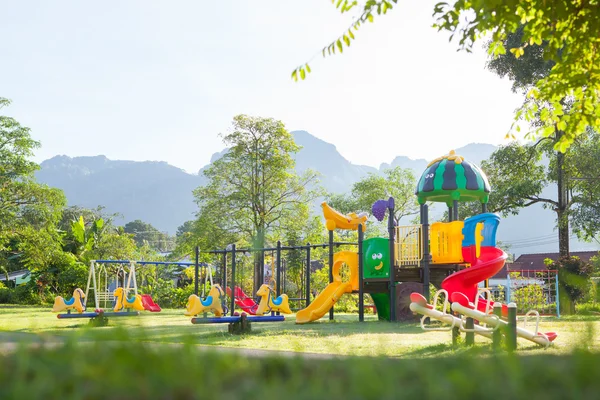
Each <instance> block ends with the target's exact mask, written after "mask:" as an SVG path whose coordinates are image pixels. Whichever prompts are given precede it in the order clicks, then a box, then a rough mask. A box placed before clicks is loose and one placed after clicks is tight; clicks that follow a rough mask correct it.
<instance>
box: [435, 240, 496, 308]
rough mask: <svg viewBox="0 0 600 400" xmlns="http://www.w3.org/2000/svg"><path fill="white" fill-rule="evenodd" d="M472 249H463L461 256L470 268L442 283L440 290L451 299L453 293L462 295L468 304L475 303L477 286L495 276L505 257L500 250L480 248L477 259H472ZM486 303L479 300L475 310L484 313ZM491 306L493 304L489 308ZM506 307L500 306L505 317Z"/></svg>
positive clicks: (482, 299)
mask: <svg viewBox="0 0 600 400" xmlns="http://www.w3.org/2000/svg"><path fill="white" fill-rule="evenodd" d="M473 250H474V249H473V248H472V247H469V248H463V256H464V259H465V261H466V262H468V263H470V264H471V267H470V268H465V269H463V270H462V271H458V272H456V273H454V274H452V275H450V276H449V277H447V278H446V279H444V281H443V282H442V289H444V290H446V291H447V292H448V297H449V298H450V299H452V294H453V293H463V294H464V295H465V296H467V298H468V299H469V301H470V302H473V303H474V302H475V297H476V296H477V284H478V283H479V282H482V281H484V280H486V279H489V278H491V277H492V276H494V275H496V274H497V273H498V271H500V270H501V269H502V267H503V266H504V262H505V261H506V258H507V255H506V253H505V252H504V251H502V249H499V248H497V247H482V248H481V254H480V255H479V258H476V259H473V256H472V254H473ZM486 306H487V301H486V300H485V299H484V298H480V299H479V301H478V303H477V309H478V310H479V311H481V312H485V311H486ZM492 306H493V303H492V304H491V306H490V307H492ZM506 313H507V308H506V305H502V315H506Z"/></svg>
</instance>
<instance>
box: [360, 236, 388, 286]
mask: <svg viewBox="0 0 600 400" xmlns="http://www.w3.org/2000/svg"><path fill="white" fill-rule="evenodd" d="M389 243H390V240H389V239H386V238H371V239H367V240H365V241H364V242H363V248H364V260H363V261H364V263H363V275H364V276H363V277H364V278H365V279H369V278H389V277H390V244H389Z"/></svg>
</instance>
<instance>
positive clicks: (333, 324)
mask: <svg viewBox="0 0 600 400" xmlns="http://www.w3.org/2000/svg"><path fill="white" fill-rule="evenodd" d="M365 319H366V321H365V322H363V323H359V322H358V316H357V314H336V317H335V320H334V321H329V320H328V319H327V317H325V318H323V319H321V320H320V321H318V322H315V323H311V324H307V325H296V324H295V318H294V316H293V315H292V316H286V321H285V322H269V323H253V324H252V333H251V334H246V335H241V336H236V335H230V334H229V333H228V332H227V324H210V325H193V324H191V323H190V318H189V317H185V316H184V315H183V310H163V311H162V312H160V313H142V315H140V316H137V317H127V318H111V319H110V322H109V325H108V326H106V327H101V328H98V327H90V326H89V325H88V319H62V320H59V319H57V318H56V315H55V314H53V313H51V312H50V311H49V310H48V308H40V307H22V306H6V305H0V343H11V342H12V343H17V342H18V343H22V342H34V343H35V342H63V341H65V340H67V339H72V338H75V339H77V340H81V341H123V340H126V341H136V342H149V343H163V344H181V343H185V344H191V345H195V346H208V347H211V348H215V347H227V348H241V349H258V350H272V351H286V352H303V353H319V354H331V355H356V356H387V357H409V358H410V357H438V356H443V355H451V354H456V353H457V352H463V351H467V350H466V349H465V348H464V347H458V348H453V347H452V343H451V333H450V332H449V331H429V332H424V331H423V330H422V329H421V327H420V326H419V324H418V323H389V322H380V321H377V318H376V316H375V315H366V318H365ZM531 329H533V327H531ZM540 331H541V332H548V331H555V332H558V338H557V339H556V341H555V342H554V345H553V346H552V347H551V348H549V349H543V348H541V347H539V346H537V345H535V344H533V343H531V342H528V341H526V340H523V339H519V350H520V352H522V353H523V354H536V353H545V354H564V353H570V352H572V351H573V350H574V349H589V350H591V351H594V352H598V351H600V336H599V335H597V334H596V333H598V332H600V317H595V316H594V317H563V318H561V319H557V318H544V319H543V320H542V322H541V323H540ZM463 336H464V334H463ZM0 349H1V347H0ZM468 351H475V352H481V353H482V354H485V353H486V352H489V351H491V345H490V341H489V340H488V339H486V338H483V337H479V336H478V337H477V338H476V346H475V349H473V350H468Z"/></svg>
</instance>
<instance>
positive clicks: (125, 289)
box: [53, 151, 558, 346]
mask: <svg viewBox="0 0 600 400" xmlns="http://www.w3.org/2000/svg"><path fill="white" fill-rule="evenodd" d="M415 194H416V196H417V199H418V202H419V204H420V223H419V224H416V225H408V226H400V225H397V221H395V219H394V211H395V204H394V199H393V198H391V197H390V198H389V199H387V200H379V201H377V202H375V203H374V204H373V207H372V213H373V215H374V216H375V217H376V218H377V219H378V220H379V221H383V219H384V218H385V214H386V213H387V218H388V223H387V226H388V237H372V238H369V239H366V240H365V239H364V231H365V228H366V222H367V218H368V215H367V214H366V213H363V214H355V213H351V214H349V215H345V214H342V213H339V212H338V211H336V210H334V209H333V208H331V207H330V206H329V205H328V204H327V203H325V202H323V203H322V205H321V206H322V209H323V215H324V218H325V221H326V227H327V230H328V232H329V242H328V243H325V244H317V245H312V244H310V243H307V244H306V245H302V246H282V244H281V242H277V245H276V247H273V248H262V249H254V248H242V249H238V248H236V245H235V244H232V245H230V246H228V247H227V248H226V249H223V250H211V251H206V252H204V253H205V254H210V255H213V256H219V257H221V260H220V263H219V264H220V269H218V268H216V267H215V271H213V269H212V267H211V266H210V265H208V264H206V263H202V264H201V263H199V255H200V253H201V252H200V250H199V249H198V248H196V262H195V263H194V264H192V263H184V264H186V265H195V278H196V279H195V294H193V295H191V296H190V297H189V299H188V303H187V305H186V311H185V315H186V316H191V317H193V318H192V319H191V322H192V323H193V324H212V323H228V324H229V329H230V332H235V331H239V330H240V327H241V328H242V329H241V330H242V331H244V330H245V329H246V328H248V329H249V326H250V324H249V323H250V322H276V321H284V320H285V319H284V317H283V316H282V315H280V314H282V313H283V314H291V313H292V309H291V308H290V301H292V300H293V301H296V302H298V301H302V302H304V308H302V309H300V310H298V311H297V313H296V323H297V324H305V323H309V322H312V321H316V320H318V319H320V318H322V317H323V316H324V315H325V314H327V312H329V319H330V320H331V319H333V318H334V305H335V303H336V302H337V301H338V300H339V299H340V298H341V297H342V296H343V295H344V294H351V293H358V295H359V296H358V318H359V321H364V309H365V304H364V294H365V293H368V294H370V296H371V298H372V299H373V301H374V303H375V307H376V310H377V313H378V316H379V319H380V320H387V321H397V320H403V319H409V318H411V319H412V318H414V317H413V315H414V314H422V315H423V317H422V319H421V325H422V327H423V329H425V330H433V329H435V330H439V329H447V330H451V331H452V332H453V339H456V337H457V336H458V335H459V333H460V332H465V333H467V342H468V343H469V342H472V341H473V337H474V335H475V334H478V335H481V336H484V337H488V338H492V339H493V340H494V343H497V342H498V341H499V340H500V336H501V332H504V333H505V334H506V336H507V338H508V340H509V342H510V343H513V342H514V343H515V346H516V337H517V336H520V337H523V338H525V339H528V340H530V341H533V342H534V343H537V344H540V345H543V346H548V345H549V344H550V343H551V342H552V341H553V340H554V339H555V338H556V333H554V332H548V333H541V332H538V326H539V318H540V316H539V313H537V311H529V312H527V313H526V315H525V323H526V322H527V320H528V319H529V318H530V317H531V316H535V317H536V318H537V321H536V326H535V329H534V330H527V329H526V328H525V327H517V326H516V313H517V307H516V305H515V304H514V303H510V304H508V305H503V304H500V303H498V302H493V301H492V299H491V293H490V290H489V289H486V288H483V291H482V290H481V288H480V285H481V284H482V283H484V282H486V281H487V280H488V279H490V278H491V277H492V276H494V275H495V274H496V273H498V271H500V270H501V269H502V267H503V266H504V263H505V261H506V258H507V255H506V254H505V253H504V251H503V250H502V249H500V248H498V247H497V243H496V231H497V229H498V225H499V223H500V218H499V217H498V216H497V215H496V214H493V213H488V212H487V202H488V199H489V194H490V185H489V182H488V179H487V177H486V175H485V174H484V173H483V171H481V170H480V169H479V167H477V166H476V165H474V164H472V163H470V162H468V161H467V160H465V159H463V158H462V157H461V156H459V155H457V154H455V153H454V151H451V152H450V153H449V154H448V155H446V156H443V157H440V158H438V159H436V160H433V161H432V162H431V163H429V165H428V166H427V168H426V170H425V171H424V172H423V174H422V176H421V177H420V179H419V181H418V184H417V188H416V192H415ZM463 201H477V202H479V203H480V204H481V209H482V212H481V214H479V215H475V216H472V217H469V218H466V219H464V220H459V218H458V205H459V202H463ZM428 202H441V203H445V204H446V205H447V207H448V221H447V222H434V223H431V224H430V223H429V205H428ZM336 229H338V230H354V231H357V232H358V241H357V242H335V241H334V231H335V230H336ZM341 245H354V246H356V247H357V251H356V252H354V251H348V250H343V251H337V252H335V248H336V247H338V246H341ZM326 247H328V248H329V263H328V264H329V284H328V285H327V286H326V287H325V288H324V289H323V290H322V291H321V292H320V293H319V294H318V295H317V296H316V297H315V298H314V299H313V300H312V301H311V290H310V273H311V261H312V260H311V249H315V248H326ZM288 250H289V251H305V252H306V254H305V255H306V257H305V261H304V263H303V265H304V289H305V294H304V298H295V299H289V298H288V296H287V295H286V294H284V293H282V281H283V283H284V285H283V286H284V288H285V279H282V271H284V270H285V267H284V265H283V264H284V263H283V262H282V252H283V251H288ZM267 253H270V254H271V263H270V265H271V268H272V269H271V271H272V274H271V275H272V276H271V277H270V279H269V283H271V284H273V286H274V287H271V286H270V284H268V283H265V282H267V281H265V276H264V274H265V271H264V269H262V270H260V269H259V270H260V272H259V275H260V276H258V277H255V278H257V279H255V280H254V282H255V283H254V288H253V289H254V290H253V293H255V295H256V297H254V298H253V297H250V296H247V295H246V294H245V293H244V291H243V290H242V288H241V287H240V286H238V285H236V263H237V256H238V255H239V254H243V255H254V256H255V260H256V259H258V262H259V263H260V265H265V262H264V260H265V254H267ZM257 257H258V258H257ZM228 261H229V266H228ZM110 262H113V263H126V262H123V261H93V262H92V263H91V268H90V275H89V279H88V286H87V289H86V293H85V294H83V291H81V289H77V290H76V291H75V293H74V294H73V298H72V299H71V300H69V301H65V300H63V299H62V298H57V299H56V303H55V307H54V309H53V311H62V310H68V311H70V310H71V309H74V310H76V311H77V312H78V313H77V314H75V313H73V314H71V313H68V314H59V318H77V317H83V316H84V315H86V314H89V315H91V316H97V315H98V314H99V313H101V312H103V311H101V310H102V309H100V302H101V301H104V302H105V306H106V303H107V302H111V301H112V302H113V303H111V304H114V308H113V310H112V312H104V315H105V316H106V315H107V314H110V315H115V316H120V315H136V314H137V313H132V312H127V311H125V312H123V309H125V310H130V309H134V310H137V311H142V310H150V311H154V310H152V309H151V308H150V307H153V302H152V301H151V299H146V300H145V301H144V298H143V297H138V294H137V285H136V280H135V265H136V264H142V263H143V262H129V266H128V268H122V272H123V273H122V276H123V284H122V285H121V286H120V287H118V288H117V290H115V291H114V293H110V292H109V291H108V280H107V278H106V269H105V268H100V269H99V270H98V272H96V269H95V266H96V265H100V266H103V267H104V264H105V263H110ZM178 264H182V263H178ZM344 265H345V266H347V267H348V273H347V275H348V276H347V279H345V280H344V278H343V274H342V273H341V270H342V267H343V266H344ZM201 267H202V268H203V272H204V277H205V279H204V285H203V287H202V293H201V295H200V296H199V295H198V293H199V290H198V289H199V287H198V283H199V281H200V268H201ZM102 274H104V275H103V277H104V280H103V281H102V280H101V278H102V276H101V275H102ZM213 275H214V276H216V279H215V281H216V282H215V281H213ZM125 276H127V278H128V279H127V283H125ZM97 277H98V278H97ZM90 280H91V281H92V286H90ZM228 280H229V281H228ZM209 281H210V282H209ZM98 282H101V284H102V285H101V286H98V285H97V283H98ZM117 282H118V276H117ZM258 282H260V285H259V284H258ZM555 283H556V282H555ZM430 284H433V285H434V286H435V287H437V288H440V290H439V291H438V292H437V293H436V295H435V296H434V301H433V304H430V302H429V300H430V299H429V287H430ZM208 287H210V289H209V291H208V293H206V290H207V288H208ZM90 289H91V290H93V291H94V299H95V306H96V311H95V312H94V313H84V311H85V306H84V304H85V299H87V294H88V292H89V291H90ZM557 290H558V289H557V288H556V289H555V293H554V296H555V297H556V301H558V300H557V299H558V295H557V294H558V293H557ZM130 291H133V296H132V297H128V295H129V292H130ZM227 297H229V300H228V299H227ZM442 298H443V301H442V300H441V299H442ZM255 299H260V300H259V301H255ZM438 302H440V304H439V305H438ZM236 306H238V307H239V308H240V309H241V310H242V313H241V314H240V313H237V312H235V311H234V310H235V307H236ZM208 313H211V314H213V315H214V317H208ZM228 314H229V315H228ZM89 315H88V316H89ZM507 318H508V320H507ZM431 319H436V320H439V321H441V322H442V323H443V324H448V325H449V327H445V328H440V327H433V326H432V325H430V324H429V323H428V320H431ZM475 321H478V322H480V323H481V324H479V323H475ZM513 337H514V340H513V339H512V338H513Z"/></svg>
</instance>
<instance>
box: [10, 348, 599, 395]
mask: <svg viewBox="0 0 600 400" xmlns="http://www.w3.org/2000/svg"><path fill="white" fill-rule="evenodd" d="M473 355H474V353H472V352H467V353H462V354H457V355H453V356H451V357H440V358H429V359H389V358H370V357H362V358H359V357H348V358H331V359H315V358H310V357H309V358H301V357H283V356H279V357H256V356H248V355H247V354H244V353H229V352H221V353H219V352H209V351H201V350H198V348H195V347H192V346H187V345H181V346H162V345H151V344H147V343H146V344H144V343H110V344H107V343H104V344H100V343H93V342H92V343H85V344H76V343H67V344H65V346H60V347H54V348H32V347H27V348H26V347H22V348H18V349H15V350H14V351H5V352H4V355H2V356H0V399H3V400H7V399H42V398H44V399H134V398H135V399H202V398H207V399H208V398H210V399H242V398H248V399H255V398H260V399H263V400H268V399H279V398H284V399H286V400H289V399H318V398H326V397H327V398H330V399H342V398H345V399H378V400H381V399H392V398H411V399H433V398H440V399H441V398H443V399H472V398H479V399H486V398H507V399H523V398H527V399H542V398H543V399H546V400H550V399H567V398H576V399H588V398H589V399H592V398H598V396H599V393H600V355H598V354H593V353H589V352H586V351H576V352H574V353H572V354H569V355H564V356H555V355H536V356H526V355H520V356H517V355H498V356H494V355H491V356H484V355H482V356H475V357H474V356H473Z"/></svg>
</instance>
